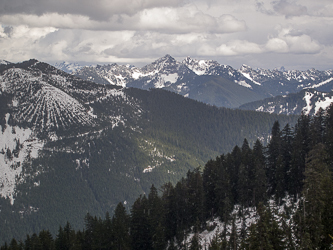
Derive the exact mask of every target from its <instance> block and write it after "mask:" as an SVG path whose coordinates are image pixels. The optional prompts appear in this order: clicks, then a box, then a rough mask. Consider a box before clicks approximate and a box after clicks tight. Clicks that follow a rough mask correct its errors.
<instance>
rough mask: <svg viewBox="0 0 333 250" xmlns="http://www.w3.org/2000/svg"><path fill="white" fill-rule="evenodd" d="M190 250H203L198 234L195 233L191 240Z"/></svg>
mask: <svg viewBox="0 0 333 250" xmlns="http://www.w3.org/2000/svg"><path fill="white" fill-rule="evenodd" d="M189 250H201V245H200V238H199V235H198V234H197V233H195V234H194V235H193V237H192V239H191V242H190V248H189Z"/></svg>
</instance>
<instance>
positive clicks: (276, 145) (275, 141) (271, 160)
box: [267, 121, 281, 195]
mask: <svg viewBox="0 0 333 250" xmlns="http://www.w3.org/2000/svg"><path fill="white" fill-rule="evenodd" d="M271 135H272V138H271V140H270V142H269V144H268V146H267V178H268V183H269V190H270V191H269V194H270V195H272V194H275V191H276V185H277V180H276V171H277V166H278V159H279V156H280V153H281V131H280V124H279V122H278V121H275V123H274V125H273V127H272V134H271Z"/></svg>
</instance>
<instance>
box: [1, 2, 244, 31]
mask: <svg viewBox="0 0 333 250" xmlns="http://www.w3.org/2000/svg"><path fill="white" fill-rule="evenodd" d="M0 22H2V23H6V24H9V25H18V24H22V23H24V24H26V25H29V26H30V27H56V28H65V29H87V30H109V31H117V30H151V31H156V32H160V33H163V32H166V33H189V32H212V33H232V32H240V31H244V30H246V24H245V22H244V21H242V20H237V19H236V18H235V17H234V16H232V15H221V16H220V17H214V16H212V15H209V14H206V13H203V12H202V11H200V10H198V9H197V8H196V7H195V6H193V5H186V6H184V7H181V8H178V9H175V8H169V7H163V8H153V9H145V10H143V11H141V12H138V13H136V14H135V15H132V16H128V15H116V16H112V17H110V19H109V20H107V21H105V20H102V21H96V20H90V19H89V18H88V17H87V16H82V15H72V14H66V15H62V14H59V13H48V14H43V15H41V16H37V15H26V14H17V15H3V16H0Z"/></svg>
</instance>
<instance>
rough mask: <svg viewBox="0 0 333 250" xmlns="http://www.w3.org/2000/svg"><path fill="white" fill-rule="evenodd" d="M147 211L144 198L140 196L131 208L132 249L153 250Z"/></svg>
mask: <svg viewBox="0 0 333 250" xmlns="http://www.w3.org/2000/svg"><path fill="white" fill-rule="evenodd" d="M149 213H150V212H149V209H148V201H147V198H146V196H140V197H139V198H138V199H137V200H136V201H135V202H134V204H133V206H132V208H131V223H130V228H131V233H130V236H131V246H132V249H137V250H150V249H153V240H152V234H151V228H150V224H149V218H148V215H149Z"/></svg>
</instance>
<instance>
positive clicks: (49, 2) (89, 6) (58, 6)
mask: <svg viewBox="0 0 333 250" xmlns="http://www.w3.org/2000/svg"><path fill="white" fill-rule="evenodd" d="M183 2H184V0H158V1H155V0H94V1H91V0H80V1H75V0H57V1H54V0H25V1H22V0H10V1H0V14H2V15H4V14H28V15H29V14H31V15H38V16H41V15H43V14H48V13H59V14H74V15H83V16H88V17H89V18H90V19H92V20H108V19H109V18H110V17H111V16H113V15H116V14H126V15H134V14H135V13H137V12H139V11H141V10H143V9H151V8H156V7H177V6H180V5H182V4H183Z"/></svg>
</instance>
